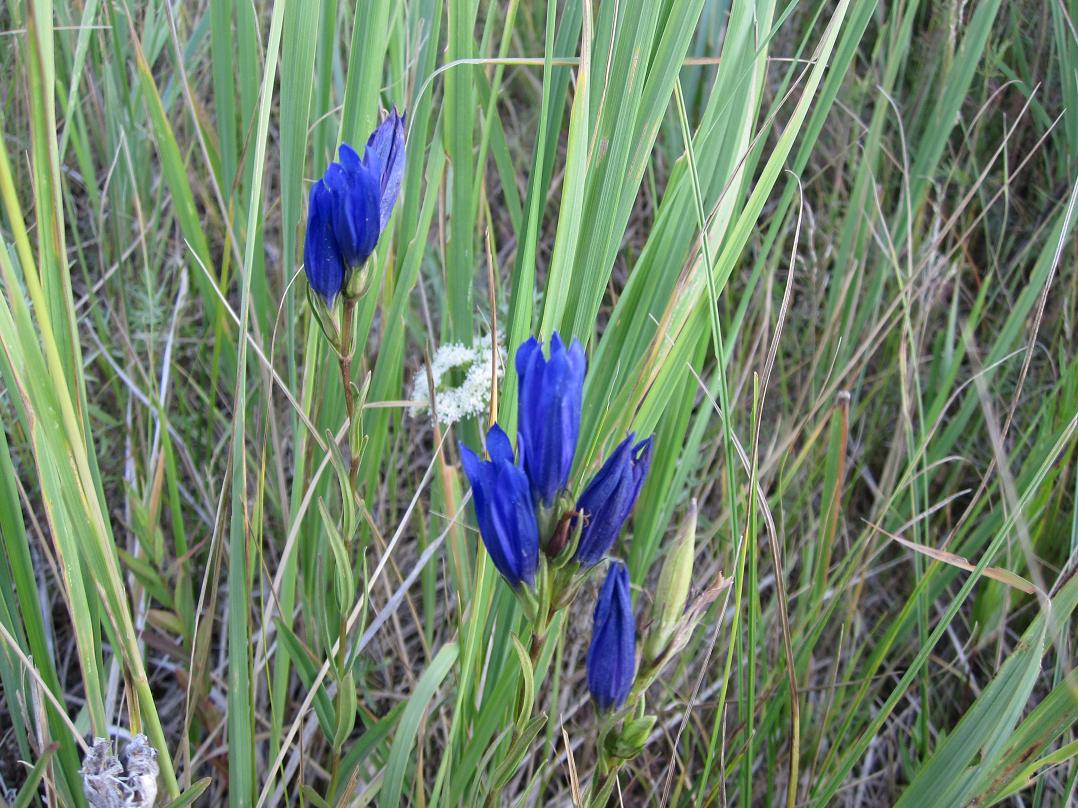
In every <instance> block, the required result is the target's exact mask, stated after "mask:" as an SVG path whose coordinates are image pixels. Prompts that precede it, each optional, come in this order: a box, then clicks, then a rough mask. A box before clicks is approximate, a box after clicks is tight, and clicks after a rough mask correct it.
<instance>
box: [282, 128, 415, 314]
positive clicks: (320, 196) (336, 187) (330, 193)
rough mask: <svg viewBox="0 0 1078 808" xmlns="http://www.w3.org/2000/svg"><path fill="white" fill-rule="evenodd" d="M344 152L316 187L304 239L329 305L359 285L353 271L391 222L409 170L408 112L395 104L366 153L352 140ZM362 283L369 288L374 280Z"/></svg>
mask: <svg viewBox="0 0 1078 808" xmlns="http://www.w3.org/2000/svg"><path fill="white" fill-rule="evenodd" d="M339 155H340V160H339V162H336V163H331V164H330V166H329V168H327V169H326V173H325V175H323V177H322V178H321V179H320V180H319V181H318V182H316V183H315V184H314V185H313V186H312V187H311V192H310V197H309V199H308V205H307V234H306V238H305V240H304V245H303V268H304V271H305V272H306V273H307V281H308V282H309V283H310V284H311V288H312V289H314V291H315V292H317V293H318V294H320V295H321V296H322V297H323V298H325V300H326V303H327V304H329V305H332V304H333V300H334V298H336V297H337V295H338V294H340V293H341V292H342V291H345V292H346V293H348V292H349V291H351V292H355V291H357V287H356V286H355V285H350V284H348V277H349V276H350V274H351V273H352V272H353V271H355V270H357V269H359V268H360V267H362V266H363V264H364V263H366V261H367V259H368V258H369V257H370V256H371V253H372V252H374V248H375V246H376V245H377V244H378V239H379V238H380V237H381V235H382V231H383V230H385V227H386V225H387V224H388V223H389V215H390V213H392V211H393V205H394V203H395V202H396V201H397V195H398V194H399V193H400V185H401V178H402V176H403V174H404V117H403V116H401V115H398V114H397V110H396V109H395V108H394V109H393V111H392V112H390V114H389V116H388V117H387V118H386V119H385V120H384V121H382V123H381V124H379V126H378V128H377V129H375V130H374V132H373V133H372V134H371V136H370V138H369V139H368V140H367V147H366V149H365V150H364V153H363V156H362V157H360V156H359V154H358V153H357V152H356V150H355V149H353V148H352V147H351V146H349V145H348V144H347V143H342V144H341V147H340V151H339ZM359 286H360V287H363V288H362V289H361V290H360V291H362V292H365V291H366V287H368V286H369V281H368V283H365V284H359ZM353 296H354V295H353Z"/></svg>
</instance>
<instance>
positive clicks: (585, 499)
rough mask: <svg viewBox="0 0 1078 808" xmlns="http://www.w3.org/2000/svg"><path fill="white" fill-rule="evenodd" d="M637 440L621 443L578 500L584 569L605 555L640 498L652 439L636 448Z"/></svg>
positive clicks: (580, 556) (579, 549) (578, 554)
mask: <svg viewBox="0 0 1078 808" xmlns="http://www.w3.org/2000/svg"><path fill="white" fill-rule="evenodd" d="M634 437H635V436H634V435H633V434H630V435H629V436H628V437H627V438H626V439H625V440H623V441H622V442H621V443H620V444H618V447H617V448H616V449H615V450H614V453H613V454H611V455H610V457H608V458H607V459H606V462H605V463H603V467H602V468H601V469H599V471H598V473H597V474H596V475H595V476H594V477H593V478H592V479H591V482H589V483H588V486H587V488H585V489H584V493H583V494H581V495H580V499H578V500H577V504H576V509H577V512H578V513H580V518H582V519H583V520H584V527H583V529H582V531H581V533H580V544H579V545H578V546H577V550H576V556H575V558H576V560H577V561H578V562H579V563H580V564H581V566H585V567H590V566H591V565H593V564H595V563H597V562H598V561H599V560H600V559H601V558H602V557H603V556H604V555H606V553H607V551H608V550H609V549H610V548H611V547H612V546H613V544H614V541H615V539H617V537H618V533H620V532H621V528H622V525H624V524H625V521H626V520H627V519H628V518H629V514H630V513H632V510H633V505H634V504H635V503H636V498H637V496H639V495H640V488H641V487H642V486H643V485H644V478H645V477H647V473H648V468H649V467H650V465H651V441H652V439H651V438H650V437H649V438H646V439H645V440H642V441H640V443H638V444H636V445H635V446H634V445H633V439H634Z"/></svg>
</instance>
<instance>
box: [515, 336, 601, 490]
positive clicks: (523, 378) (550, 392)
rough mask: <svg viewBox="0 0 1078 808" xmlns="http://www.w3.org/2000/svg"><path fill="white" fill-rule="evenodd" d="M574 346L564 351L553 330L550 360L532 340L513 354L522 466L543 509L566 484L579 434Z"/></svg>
mask: <svg viewBox="0 0 1078 808" xmlns="http://www.w3.org/2000/svg"><path fill="white" fill-rule="evenodd" d="M574 348H575V350H574V351H573V352H569V351H567V350H566V348H565V344H564V343H563V342H562V340H561V337H560V336H559V335H558V334H557V332H555V333H554V334H553V335H552V336H551V341H550V359H544V357H543V351H542V347H541V345H540V343H539V342H538V341H537V340H536V339H535V338H534V337H533V338H531V339H529V340H528V341H527V342H525V343H524V344H523V345H521V346H520V348H519V349H518V350H517V355H516V367H517V374H518V375H519V376H520V434H521V436H522V442H523V443H524V444H525V445H526V446H527V453H526V454H525V456H524V461H523V463H524V468H525V470H526V471H527V472H528V477H529V479H530V480H531V483H532V488H533V490H534V491H535V493H536V496H537V497H538V498H539V499H540V500H541V501H542V502H544V503H545V504H547V505H550V504H552V503H553V502H554V499H555V498H556V497H557V495H558V493H559V492H560V491H561V490H562V489H563V488H564V487H565V485H566V483H567V482H568V479H569V473H570V472H571V471H572V467H573V457H574V455H575V453H576V444H577V440H578V437H579V434H580V412H581V405H582V402H583V389H584V370H585V364H584V361H583V348H582V347H581V346H580V344H579V342H576V341H574Z"/></svg>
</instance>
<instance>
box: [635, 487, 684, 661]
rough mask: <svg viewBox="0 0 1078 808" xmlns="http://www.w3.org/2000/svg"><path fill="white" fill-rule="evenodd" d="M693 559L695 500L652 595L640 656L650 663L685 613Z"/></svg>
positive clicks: (655, 658)
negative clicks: (652, 600)
mask: <svg viewBox="0 0 1078 808" xmlns="http://www.w3.org/2000/svg"><path fill="white" fill-rule="evenodd" d="M695 556H696V500H695V499H694V500H693V501H692V503H691V504H690V505H689V512H688V513H687V514H686V515H685V520H684V521H683V522H682V523H681V527H680V528H679V529H678V532H677V536H676V537H675V538H674V546H673V547H672V548H671V549H670V552H669V553H668V554H667V556H666V561H664V562H663V568H662V572H660V573H659V587H658V589H657V590H656V592H655V606H654V610H653V612H652V614H653V616H654V619H653V620H652V623H651V626H650V628H649V629H648V635H647V639H646V640H645V642H644V657H645V659H647V660H648V662H654V661H655V660H657V659H658V658H659V657H661V656H662V655H663V652H664V651H666V649H667V647H668V646H669V645H670V640H671V639H672V638H673V636H674V631H675V629H676V628H677V624H678V621H679V620H681V616H682V614H683V613H684V612H685V603H686V602H687V601H688V599H689V584H690V583H692V567H693V560H694V558H695Z"/></svg>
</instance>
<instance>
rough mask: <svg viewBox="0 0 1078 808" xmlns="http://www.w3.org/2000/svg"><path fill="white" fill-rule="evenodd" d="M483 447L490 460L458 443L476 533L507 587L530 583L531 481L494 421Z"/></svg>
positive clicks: (534, 531) (535, 543)
mask: <svg viewBox="0 0 1078 808" xmlns="http://www.w3.org/2000/svg"><path fill="white" fill-rule="evenodd" d="M487 451H488V452H489V454H490V460H486V461H484V460H480V459H479V457H477V456H476V454H475V452H473V451H472V450H471V449H469V448H468V447H467V446H464V445H461V462H462V464H463V466H464V473H465V474H466V475H468V482H470V483H471V485H472V503H473V504H474V505H475V518H476V521H477V522H478V523H479V535H480V537H481V538H482V539H483V544H484V545H485V546H486V548H487V553H489V554H490V560H491V561H492V562H494V567H495V568H496V569H497V570H498V572H500V573H501V574H502V575H503V576H504V577H505V580H506V581H508V582H509V585H510V586H512V587H514V588H515V587H518V586H520V585H521V584H522V583H525V584H528V585H529V586H531V585H532V584H534V583H535V570H536V568H537V567H538V565H539V525H538V523H537V522H536V519H535V506H534V505H533V504H532V496H531V486H530V485H529V484H528V477H527V475H526V474H525V473H524V470H523V469H522V468H521V467H520V466H518V465H517V464H516V463H514V462H513V447H512V444H510V442H509V437H508V436H507V435H506V434H505V432H504V431H503V430H502V428H501V427H500V426H498V425H497V424H495V425H494V426H492V427H491V428H490V431H489V432H487Z"/></svg>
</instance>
